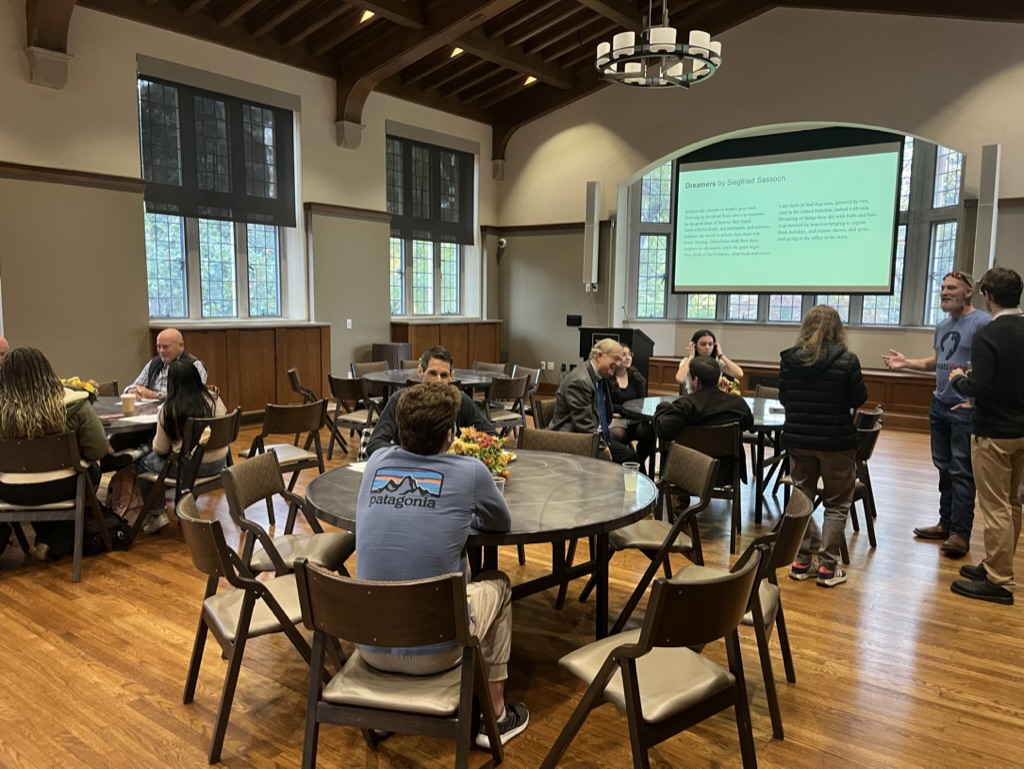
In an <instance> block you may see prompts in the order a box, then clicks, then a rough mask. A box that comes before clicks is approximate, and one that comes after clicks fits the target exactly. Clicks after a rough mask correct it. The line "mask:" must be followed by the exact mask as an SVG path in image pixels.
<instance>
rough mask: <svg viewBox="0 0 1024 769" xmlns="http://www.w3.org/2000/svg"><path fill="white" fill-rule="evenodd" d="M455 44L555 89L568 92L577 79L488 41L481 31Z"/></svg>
mask: <svg viewBox="0 0 1024 769" xmlns="http://www.w3.org/2000/svg"><path fill="white" fill-rule="evenodd" d="M455 44H456V45H457V46H459V47H460V48H462V49H463V50H465V51H468V52H469V53H471V54H473V55H474V56H478V57H480V58H481V59H486V60H487V61H491V62H494V63H495V64H498V65H500V66H502V67H505V68H506V69H511V70H515V71H516V72H519V73H520V74H522V75H524V76H525V75H531V76H533V77H535V78H537V79H538V80H540V81H541V82H544V83H547V84H548V85H553V86H554V87H555V88H561V89H562V90H568V89H570V88H572V86H573V83H574V82H575V79H574V78H573V76H572V75H571V74H567V73H566V72H564V71H563V70H561V69H559V68H558V67H556V66H554V65H552V64H548V63H545V62H544V61H542V60H541V59H539V58H538V57H536V56H530V55H527V53H526V52H524V51H523V50H522V49H521V48H519V47H517V46H509V45H505V44H504V43H503V42H501V41H500V40H497V39H495V40H488V39H487V37H486V36H485V35H484V33H483V32H482V31H481V30H480V29H474V30H472V31H470V32H468V33H467V34H465V35H462V36H461V37H460V38H459V39H458V40H456V41H455Z"/></svg>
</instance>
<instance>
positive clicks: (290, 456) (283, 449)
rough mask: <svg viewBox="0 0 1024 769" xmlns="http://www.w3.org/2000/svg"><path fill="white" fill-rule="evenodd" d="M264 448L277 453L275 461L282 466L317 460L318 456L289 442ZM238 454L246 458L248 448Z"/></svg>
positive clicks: (272, 444)
mask: <svg viewBox="0 0 1024 769" xmlns="http://www.w3.org/2000/svg"><path fill="white" fill-rule="evenodd" d="M264 448H265V449H266V450H267V451H273V452H274V453H276V454H277V461H278V463H280V465H281V466H282V467H284V466H285V465H288V464H294V463H297V462H317V461H318V460H319V457H317V455H316V454H315V453H314V452H312V451H306V450H305V449H303V448H301V447H299V446H293V445H291V444H290V443H271V444H269V445H268V446H265V447H264ZM239 456H243V457H245V458H246V459H248V458H249V449H246V450H245V451H241V452H239Z"/></svg>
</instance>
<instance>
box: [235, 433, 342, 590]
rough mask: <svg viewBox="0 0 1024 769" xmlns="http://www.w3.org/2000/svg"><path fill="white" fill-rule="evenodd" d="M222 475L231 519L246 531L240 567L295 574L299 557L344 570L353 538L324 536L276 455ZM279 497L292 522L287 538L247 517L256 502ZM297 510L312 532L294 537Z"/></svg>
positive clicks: (338, 534) (261, 456) (242, 464)
mask: <svg viewBox="0 0 1024 769" xmlns="http://www.w3.org/2000/svg"><path fill="white" fill-rule="evenodd" d="M220 475H221V482H222V483H223V484H224V498H225V499H226V500H227V503H228V512H229V513H230V514H231V519H232V520H233V521H234V522H235V524H236V525H237V526H238V528H239V529H241V530H242V531H244V532H245V541H244V543H243V546H242V563H244V564H245V565H246V566H247V567H249V569H250V570H251V571H253V572H263V571H272V572H275V573H276V574H277V575H278V576H280V575H282V574H287V573H289V572H291V571H292V570H293V569H294V568H295V562H296V561H297V560H298V559H299V558H308V559H309V560H310V562H311V563H315V564H316V565H317V566H323V567H324V568H327V569H331V570H332V571H344V568H345V566H344V563H345V560H346V559H347V558H348V557H349V556H350V555H352V553H353V552H355V549H356V538H355V535H354V534H350V533H349V532H329V533H327V532H324V529H323V526H321V525H320V521H318V520H317V519H316V516H314V515H313V514H312V513H311V512H310V510H309V507H308V505H307V504H306V500H305V498H304V497H301V496H299V495H298V494H294V493H293V492H292V490H291V489H290V488H289V489H286V488H285V486H284V478H283V477H282V472H281V467H280V465H279V464H278V458H277V452H275V451H268V452H266V453H265V454H259V455H256V456H253V457H252V458H251V459H250V460H249V461H248V462H239V463H238V464H236V465H233V466H232V467H228V468H226V469H224V470H222V471H221V474H220ZM275 496H280V497H281V498H282V499H283V500H284V501H285V502H287V503H288V519H287V523H286V525H285V530H284V534H280V535H278V536H275V537H271V536H270V535H269V534H268V533H267V531H266V530H265V529H264V528H263V527H262V526H260V525H259V524H258V523H256V522H255V521H252V520H249V519H248V518H246V516H245V511H246V510H247V509H248V508H249V507H251V506H252V505H254V504H256V503H257V502H266V504H267V506H268V507H273V504H274V497H275ZM298 512H301V513H302V515H303V517H304V518H305V519H306V523H307V524H309V528H310V529H312V530H313V533H312V534H294V533H293V531H294V527H295V516H296V514H297V513H298ZM257 544H258V545H259V547H258V548H257V547H256V546H257Z"/></svg>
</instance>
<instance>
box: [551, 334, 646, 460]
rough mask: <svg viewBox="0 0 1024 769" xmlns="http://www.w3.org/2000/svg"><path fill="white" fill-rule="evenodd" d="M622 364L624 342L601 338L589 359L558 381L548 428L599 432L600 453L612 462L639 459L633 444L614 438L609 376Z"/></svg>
mask: <svg viewBox="0 0 1024 769" xmlns="http://www.w3.org/2000/svg"><path fill="white" fill-rule="evenodd" d="M621 365H622V345H620V344H619V343H618V342H616V341H615V340H614V339H600V340H598V341H597V343H595V344H594V347H593V349H592V350H591V351H590V359H589V360H588V361H587V362H586V363H585V364H584V365H582V366H577V367H576V368H574V369H573V370H572V371H570V372H569V374H568V375H567V376H566V377H565V378H564V379H563V380H562V382H561V384H559V385H558V392H557V393H556V394H555V413H554V415H553V416H552V417H551V424H550V425H548V429H549V430H561V431H562V432H567V433H597V434H598V435H600V436H601V442H600V444H599V445H600V451H599V452H598V456H599V457H603V458H604V459H610V460H612V461H613V462H618V463H619V464H622V463H623V462H636V452H635V451H633V447H632V446H630V445H628V444H625V443H619V442H618V441H616V440H613V439H612V436H611V432H610V429H609V426H610V425H611V421H612V395H611V390H610V389H609V385H608V379H609V378H610V377H613V376H615V372H616V370H617V367H618V366H621Z"/></svg>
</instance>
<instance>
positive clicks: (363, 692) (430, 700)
mask: <svg viewBox="0 0 1024 769" xmlns="http://www.w3.org/2000/svg"><path fill="white" fill-rule="evenodd" d="M461 682H462V669H461V666H460V665H456V666H455V667H454V668H452V669H451V670H446V671H445V672H444V673H438V674H437V675H433V676H407V675H402V674H400V673H385V672H383V671H380V670H377V669H375V668H372V667H370V666H369V665H368V664H367V663H366V662H365V661H363V657H362V655H361V654H360V653H359V650H358V649H357V650H356V651H355V652H354V653H353V654H352V656H350V657H349V658H348V660H347V661H346V662H345V667H343V668H342V669H341V672H339V673H338V674H337V675H336V676H334V678H332V679H331V680H330V683H328V684H327V685H326V686H325V687H324V693H323V696H322V698H321V699H322V700H323V701H324V702H330V703H332V704H334V705H352V706H355V707H361V708H381V709H384V710H399V711H402V712H403V713H419V714H421V715H428V716H450V715H452V714H454V713H455V712H456V711H457V710H458V708H459V686H460V684H461Z"/></svg>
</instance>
